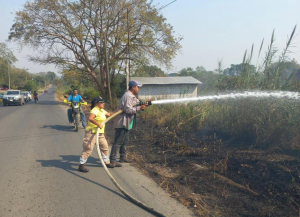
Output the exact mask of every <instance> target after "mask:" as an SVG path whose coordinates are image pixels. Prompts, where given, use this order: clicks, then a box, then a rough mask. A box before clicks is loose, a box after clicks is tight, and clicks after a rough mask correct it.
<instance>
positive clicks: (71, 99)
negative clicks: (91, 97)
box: [68, 89, 86, 128]
mask: <svg viewBox="0 0 300 217" xmlns="http://www.w3.org/2000/svg"><path fill="white" fill-rule="evenodd" d="M68 101H69V102H84V100H83V99H82V97H81V96H80V95H79V94H78V90H77V89H74V90H73V94H72V95H70V96H69V98H68ZM80 117H81V120H82V126H83V127H84V128H85V127H86V119H85V114H84V113H83V110H82V107H80Z"/></svg>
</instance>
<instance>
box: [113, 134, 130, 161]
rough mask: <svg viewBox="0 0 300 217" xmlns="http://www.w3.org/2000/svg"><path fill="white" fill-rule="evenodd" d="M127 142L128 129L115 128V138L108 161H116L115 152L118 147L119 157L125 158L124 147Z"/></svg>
mask: <svg viewBox="0 0 300 217" xmlns="http://www.w3.org/2000/svg"><path fill="white" fill-rule="evenodd" d="M128 142H129V130H127V129H124V128H116V129H115V140H114V143H113V146H112V148H111V151H110V157H109V158H110V162H116V161H117V153H118V149H119V148H120V152H119V153H120V159H124V158H126V147H127V144H128Z"/></svg>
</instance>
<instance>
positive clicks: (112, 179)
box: [96, 110, 166, 217]
mask: <svg viewBox="0 0 300 217" xmlns="http://www.w3.org/2000/svg"><path fill="white" fill-rule="evenodd" d="M122 112H123V111H122V110H120V111H118V112H116V113H115V114H113V115H112V116H110V117H109V118H107V119H106V120H105V121H104V122H103V124H105V123H107V122H108V121H110V120H111V119H112V118H114V117H115V116H117V115H118V114H121V113H122ZM99 131H100V128H98V129H97V133H96V146H97V152H98V156H99V158H100V161H101V164H102V166H103V168H104V170H105V172H106V173H107V175H108V176H109V178H110V180H111V181H112V182H113V183H114V185H115V186H116V187H117V188H118V189H119V190H120V191H121V192H122V193H123V194H124V195H125V196H126V197H127V198H129V199H130V200H131V201H132V202H133V203H135V204H136V205H138V206H140V207H142V208H144V209H146V210H148V211H149V212H151V213H153V214H155V215H156V216H162V217H166V215H164V214H162V213H160V212H157V211H155V210H154V209H153V208H151V207H149V206H147V205H146V204H144V203H142V202H141V201H139V200H137V199H135V198H134V197H132V196H131V195H130V194H128V193H127V192H126V191H125V190H124V189H123V188H122V187H121V186H120V185H119V183H118V182H117V181H116V180H115V179H114V177H113V176H112V175H111V173H110V172H109V171H108V169H107V167H106V165H105V163H104V160H103V158H102V155H101V152H100V148H99Z"/></svg>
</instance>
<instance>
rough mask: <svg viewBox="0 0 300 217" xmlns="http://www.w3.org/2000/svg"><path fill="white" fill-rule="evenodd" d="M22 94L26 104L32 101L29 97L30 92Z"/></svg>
mask: <svg viewBox="0 0 300 217" xmlns="http://www.w3.org/2000/svg"><path fill="white" fill-rule="evenodd" d="M21 94H22V95H23V96H24V100H25V102H29V101H30V100H29V96H28V92H22V93H21Z"/></svg>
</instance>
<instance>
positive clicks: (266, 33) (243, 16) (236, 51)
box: [0, 0, 300, 73]
mask: <svg viewBox="0 0 300 217" xmlns="http://www.w3.org/2000/svg"><path fill="white" fill-rule="evenodd" d="M172 1H173V0H153V4H155V5H158V6H159V7H161V6H164V5H167V4H169V3H171V2H172ZM25 2H26V1H25V0H9V1H7V0H0V27H1V31H0V42H5V40H7V37H8V33H9V29H10V27H11V26H12V24H13V20H14V13H15V12H16V11H18V10H21V9H22V5H23V4H24V3H25ZM299 9H300V0H177V1H175V2H174V3H172V4H170V5H169V6H167V7H165V8H163V9H162V10H161V13H162V14H163V15H164V17H165V18H166V19H167V21H166V22H168V23H169V24H171V25H172V26H173V29H174V31H175V35H176V36H179V35H181V36H183V38H184V39H183V40H182V42H181V45H182V49H181V50H180V53H178V55H177V56H176V58H175V59H174V60H173V68H171V69H169V70H167V72H168V73H174V72H178V71H180V70H181V69H182V68H186V67H192V68H195V67H197V66H203V67H205V68H206V69H207V70H214V69H216V68H217V61H219V60H222V63H223V67H224V68H227V67H229V66H230V64H239V63H241V62H242V59H243V55H244V52H245V50H246V49H247V50H248V52H249V51H250V50H251V46H252V44H254V57H253V60H252V64H254V65H255V64H256V61H257V55H258V50H259V47H260V44H261V41H262V39H263V38H264V39H265V43H264V47H263V53H264V52H265V51H266V49H267V46H268V44H269V43H270V39H271V34H272V31H273V29H275V38H276V41H275V44H276V46H277V48H278V49H279V50H280V52H279V53H281V51H282V49H283V48H284V46H285V44H286V41H287V38H288V36H289V35H290V34H291V32H292V30H293V28H294V26H295V25H296V24H300V13H299ZM299 33H300V26H298V28H297V30H296V37H295V40H294V48H293V49H292V51H293V54H291V55H290V58H291V59H293V58H294V59H296V61H297V62H298V63H300V50H299V48H300V38H299V37H300V36H299ZM8 47H9V48H10V49H11V50H12V51H13V52H14V54H15V56H16V57H17V59H18V62H17V63H16V64H15V65H16V66H17V67H19V68H25V69H28V71H29V72H32V73H38V72H41V71H54V72H56V73H58V72H59V70H58V69H56V68H55V67H54V66H53V65H49V66H44V65H38V64H33V63H31V62H29V61H28V59H27V55H28V54H31V53H32V52H33V51H31V50H30V49H29V48H26V47H25V48H23V49H22V51H21V52H20V51H19V49H18V45H17V44H15V43H8ZM259 62H260V63H261V62H262V58H261V59H260V61H259ZM159 67H160V66H159ZM164 70H166V69H164Z"/></svg>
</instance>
